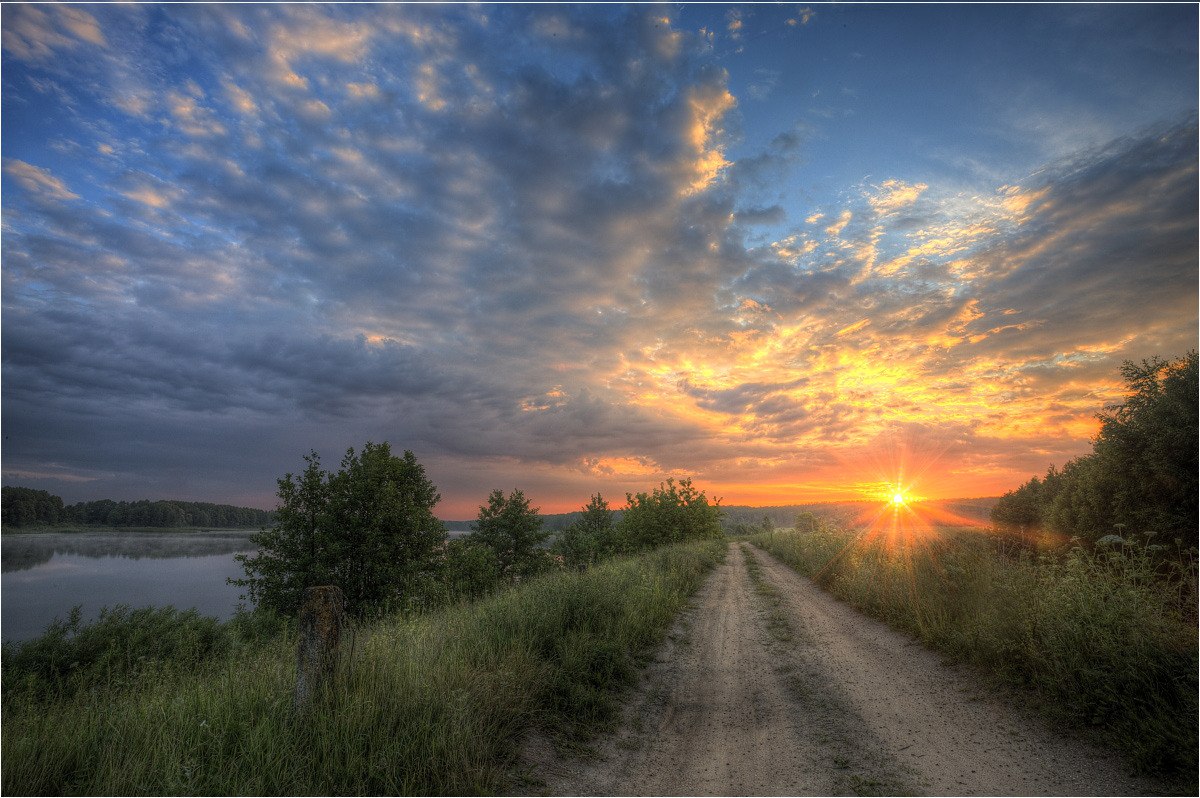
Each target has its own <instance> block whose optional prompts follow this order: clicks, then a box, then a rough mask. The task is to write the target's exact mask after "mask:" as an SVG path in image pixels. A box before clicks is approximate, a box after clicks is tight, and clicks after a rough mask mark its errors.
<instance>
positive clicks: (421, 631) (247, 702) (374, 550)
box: [0, 443, 725, 795]
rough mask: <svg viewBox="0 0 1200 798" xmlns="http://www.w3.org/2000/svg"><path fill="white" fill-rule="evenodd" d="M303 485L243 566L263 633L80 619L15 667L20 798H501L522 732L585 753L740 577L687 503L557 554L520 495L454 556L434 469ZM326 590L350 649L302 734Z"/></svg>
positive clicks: (304, 479) (589, 515) (683, 485)
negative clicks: (708, 598) (302, 696)
mask: <svg viewBox="0 0 1200 798" xmlns="http://www.w3.org/2000/svg"><path fill="white" fill-rule="evenodd" d="M306 465H307V467H306V468H305V470H304V472H302V473H301V474H300V475H299V476H298V477H297V476H294V475H291V474H288V475H286V476H285V477H284V478H283V479H281V480H280V481H279V499H280V507H279V510H278V512H277V515H276V516H275V519H276V520H275V524H274V526H272V527H271V528H270V529H266V530H263V531H262V532H260V533H259V534H258V535H257V536H256V537H255V543H256V544H257V545H258V546H259V547H260V548H259V551H258V553H256V554H254V555H246V556H243V557H242V558H241V560H242V563H243V565H244V567H245V571H246V576H245V578H244V579H241V580H236V581H237V582H238V583H239V584H240V585H242V586H243V587H245V588H246V589H247V597H248V598H249V599H250V600H251V601H252V602H253V603H254V605H255V606H254V608H253V610H251V611H246V612H242V613H240V614H239V615H238V616H237V617H236V618H235V619H234V620H232V621H230V622H228V623H219V622H218V621H216V620H214V619H211V618H203V617H200V616H198V615H197V614H196V613H195V612H179V611H177V610H175V609H172V608H165V609H150V608H147V609H139V610H130V609H129V608H127V607H117V608H113V609H110V610H108V611H106V612H105V613H104V614H103V615H102V616H101V618H100V619H99V620H98V621H96V622H94V623H90V624H86V623H82V622H81V620H80V618H79V615H78V613H76V614H74V615H73V616H72V617H70V618H68V619H66V620H65V621H60V622H56V623H55V624H53V625H51V627H50V628H49V629H48V630H47V633H46V634H45V635H43V636H42V637H40V638H38V639H36V640H33V641H30V642H28V643H25V644H22V645H20V646H13V647H6V648H5V650H4V656H3V659H2V667H3V675H2V676H3V685H4V690H3V698H2V711H3V717H4V759H3V772H2V784H0V787H2V791H3V793H5V794H11V795H31V794H32V795H47V794H64V793H83V794H146V793H149V794H287V795H302V794H339V795H340V794H431V793H432V794H488V793H494V792H496V791H498V790H500V789H503V788H505V787H509V786H512V785H511V784H510V783H509V781H508V780H509V779H511V778H512V766H513V764H514V762H515V758H516V754H517V746H518V744H519V741H520V739H521V737H522V735H523V734H524V733H525V732H527V731H529V730H532V729H538V730H540V731H541V732H543V733H547V734H549V736H550V737H551V739H554V740H557V741H560V742H564V743H568V744H570V743H571V742H572V741H574V740H577V739H580V738H586V737H587V736H589V735H591V734H593V733H595V732H596V731H598V730H600V729H603V728H605V727H606V726H607V725H609V724H610V723H612V722H613V721H614V719H615V718H616V708H617V706H618V704H617V701H618V697H619V690H620V689H621V688H622V687H624V686H626V685H628V684H629V683H630V682H631V680H632V679H633V677H634V675H635V673H636V671H637V667H638V666H639V664H640V658H641V657H643V656H644V655H645V654H646V653H647V652H648V651H649V650H650V647H651V646H653V645H654V644H655V643H656V642H658V641H659V640H660V639H661V637H662V635H663V634H665V632H666V629H667V628H668V627H669V625H670V623H671V622H672V620H673V619H674V617H675V615H676V614H677V613H678V611H679V610H680V609H681V608H682V607H683V605H684V604H685V603H686V601H687V600H688V597H689V596H690V595H691V594H692V593H693V592H694V591H695V590H696V588H698V587H699V585H700V583H701V581H702V580H703V578H704V576H705V574H706V572H707V571H708V570H709V569H710V568H711V567H712V566H713V565H714V564H715V563H716V562H718V561H719V560H720V559H721V558H723V557H724V551H725V541H724V538H723V536H722V535H721V531H720V525H719V522H720V518H719V516H720V510H719V507H718V506H717V504H716V503H710V502H709V501H708V499H707V497H706V496H705V495H704V493H703V491H697V490H695V489H694V488H693V487H692V485H691V483H690V482H689V481H687V480H683V481H681V482H679V483H676V482H674V481H673V480H668V481H667V482H666V483H663V484H662V485H660V486H659V487H658V488H657V489H655V490H653V491H651V492H649V493H641V494H637V495H631V496H629V497H628V500H629V504H628V507H626V508H625V512H624V515H623V517H622V518H621V520H620V521H619V522H618V521H614V519H613V514H612V512H611V511H610V510H609V509H608V506H607V503H606V502H604V500H603V499H602V498H601V497H599V496H598V495H597V496H595V497H593V500H592V502H591V503H589V505H588V506H587V507H586V508H585V511H584V513H583V515H582V516H581V519H580V521H579V525H578V526H576V527H573V528H572V530H571V531H570V533H569V534H564V535H562V536H560V538H559V539H558V540H557V541H555V542H554V543H553V544H552V545H548V541H547V533H546V532H545V531H544V530H543V528H542V521H541V518H540V515H539V513H538V511H537V509H536V508H534V507H532V506H531V505H530V503H529V501H528V499H526V497H525V496H524V494H523V493H522V492H521V491H519V490H515V491H512V492H511V493H509V494H507V495H506V494H505V493H503V492H502V491H498V490H497V491H493V492H492V494H491V495H490V496H489V497H488V500H487V503H486V504H484V505H482V506H481V507H480V512H479V517H478V519H477V520H476V522H475V525H474V528H473V530H472V532H471V534H470V535H468V536H466V537H465V538H460V539H457V540H453V541H450V540H448V539H447V536H446V531H445V528H444V526H443V525H442V524H441V522H440V521H438V520H437V518H436V517H434V515H433V514H432V508H433V506H434V505H435V504H436V503H437V501H438V495H437V491H436V489H435V487H434V486H433V485H432V483H430V482H429V480H428V478H427V477H426V476H425V472H424V469H423V468H422V467H421V465H420V464H419V463H418V462H417V461H416V459H415V457H413V455H412V453H411V452H405V453H404V454H403V455H401V456H396V455H393V454H392V453H391V449H390V447H389V446H388V444H386V443H384V444H379V445H376V444H371V443H368V444H367V445H366V446H365V447H364V448H363V449H362V450H361V452H355V451H354V450H353V449H351V450H350V451H349V452H347V454H346V457H345V458H344V459H343V460H342V463H341V467H340V468H339V469H338V470H337V471H335V472H326V471H324V470H323V469H322V468H321V465H320V460H319V458H318V457H317V456H316V454H315V453H314V454H313V455H311V456H310V457H308V458H306ZM327 584H333V585H337V586H338V587H339V588H340V589H341V591H342V593H343V594H344V596H345V598H346V608H347V610H348V612H349V614H350V616H351V617H352V618H353V619H354V621H353V632H352V634H351V640H350V642H349V643H348V644H344V649H348V650H344V656H343V658H342V663H341V665H340V669H341V670H340V673H339V675H338V678H337V679H336V680H335V684H336V686H335V688H334V689H333V690H332V692H331V693H330V694H328V695H326V696H325V697H324V698H322V699H319V701H318V703H317V705H316V706H314V707H311V708H309V709H307V710H299V711H298V710H295V709H294V708H293V703H292V686H293V684H294V682H295V678H296V646H297V630H296V623H295V618H296V610H297V608H298V606H299V604H300V602H301V601H302V600H303V596H304V591H305V589H306V588H307V587H310V586H316V585H327Z"/></svg>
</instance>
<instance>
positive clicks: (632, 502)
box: [617, 479, 721, 550]
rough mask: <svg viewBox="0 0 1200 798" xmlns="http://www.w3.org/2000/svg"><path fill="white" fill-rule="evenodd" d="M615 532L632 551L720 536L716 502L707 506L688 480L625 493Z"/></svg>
mask: <svg viewBox="0 0 1200 798" xmlns="http://www.w3.org/2000/svg"><path fill="white" fill-rule="evenodd" d="M625 498H626V501H627V505H626V507H625V509H624V511H623V514H622V516H621V523H620V524H619V525H618V527H617V530H618V534H619V535H620V537H621V538H622V539H623V541H624V543H625V545H626V546H628V547H629V548H630V549H632V550H637V549H647V548H653V547H655V546H661V545H663V544H667V543H678V542H680V541H684V540H697V539H701V538H711V537H720V536H721V507H720V504H721V502H720V500H719V499H718V500H716V501H714V502H713V503H712V504H709V502H708V497H707V496H705V495H704V491H702V490H699V491H698V490H696V488H695V487H693V486H692V481H691V480H690V479H682V480H680V481H679V483H678V484H676V482H675V480H674V479H668V480H667V481H666V482H664V483H660V484H659V486H658V487H657V488H655V489H654V490H653V491H652V492H651V493H638V494H636V495H635V494H632V493H627V494H625Z"/></svg>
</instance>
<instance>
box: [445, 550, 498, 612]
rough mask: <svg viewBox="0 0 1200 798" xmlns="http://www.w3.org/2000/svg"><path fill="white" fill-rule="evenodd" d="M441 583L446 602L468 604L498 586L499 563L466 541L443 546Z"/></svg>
mask: <svg viewBox="0 0 1200 798" xmlns="http://www.w3.org/2000/svg"><path fill="white" fill-rule="evenodd" d="M442 583H443V585H444V586H445V590H446V598H447V599H448V600H450V601H472V600H474V599H477V598H480V597H481V596H485V595H487V594H488V593H490V592H492V591H493V590H495V589H496V588H497V587H498V586H499V585H500V560H498V559H497V558H496V553H495V552H494V551H492V549H491V548H490V547H488V546H484V545H483V544H481V543H479V542H478V541H471V540H469V539H466V538H459V539H457V540H451V541H450V542H449V543H448V544H447V545H446V559H445V561H444V563H443V576H442Z"/></svg>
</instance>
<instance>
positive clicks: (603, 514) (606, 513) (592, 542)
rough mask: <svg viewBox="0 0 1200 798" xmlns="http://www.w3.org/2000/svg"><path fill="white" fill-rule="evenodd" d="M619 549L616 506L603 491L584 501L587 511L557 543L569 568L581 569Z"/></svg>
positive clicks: (558, 549)
mask: <svg viewBox="0 0 1200 798" xmlns="http://www.w3.org/2000/svg"><path fill="white" fill-rule="evenodd" d="M619 550H620V543H619V541H618V540H617V536H616V526H615V524H614V523H613V513H612V510H610V509H609V508H608V502H606V501H605V500H604V498H603V497H602V496H601V495H600V494H599V493H597V494H596V495H595V496H593V497H592V498H591V501H589V502H588V503H587V504H586V505H584V508H583V515H582V516H581V517H580V518H579V519H578V520H576V521H575V522H574V523H572V524H571V525H570V526H568V527H567V528H566V529H564V530H563V531H562V533H561V534H560V535H559V536H558V539H557V540H556V541H554V547H553V551H554V553H555V554H560V555H562V558H563V563H564V564H565V565H566V566H567V567H568V568H573V569H575V570H579V571H582V570H585V569H586V568H588V567H590V566H592V565H595V564H596V563H597V562H599V561H600V560H603V559H607V558H608V557H612V556H613V555H615V554H616V553H617V552H618V551H619Z"/></svg>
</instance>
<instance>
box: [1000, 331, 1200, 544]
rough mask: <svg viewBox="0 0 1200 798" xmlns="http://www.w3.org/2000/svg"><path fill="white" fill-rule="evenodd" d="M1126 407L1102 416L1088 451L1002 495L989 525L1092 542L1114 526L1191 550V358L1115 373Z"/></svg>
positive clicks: (1129, 366)
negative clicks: (1122, 383) (1160, 536)
mask: <svg viewBox="0 0 1200 798" xmlns="http://www.w3.org/2000/svg"><path fill="white" fill-rule="evenodd" d="M1121 374H1122V376H1123V377H1124V378H1125V383H1126V385H1127V387H1128V394H1127V395H1126V398H1125V401H1124V402H1123V403H1121V404H1119V405H1115V406H1113V407H1110V408H1108V409H1107V410H1106V412H1104V413H1101V414H1100V415H1099V416H1098V418H1099V420H1100V432H1099V433H1098V434H1097V436H1096V438H1095V440H1094V441H1093V442H1092V453H1091V454H1087V455H1084V456H1082V457H1077V458H1075V459H1074V460H1071V461H1069V462H1068V463H1067V464H1066V465H1064V466H1063V468H1062V470H1061V471H1056V470H1055V469H1054V468H1053V467H1051V468H1050V470H1049V471H1048V472H1047V473H1046V476H1045V478H1044V479H1042V480H1039V479H1038V478H1037V477H1034V478H1033V479H1031V480H1029V482H1027V483H1025V484H1024V485H1022V486H1020V487H1019V488H1017V489H1016V490H1013V491H1009V492H1008V493H1006V494H1005V495H1004V496H1003V497H1001V499H1000V501H999V502H998V503H997V504H996V507H995V508H994V509H993V510H992V520H994V521H996V522H997V523H998V524H1001V525H1004V526H1008V527H1010V528H1017V529H1022V530H1023V529H1026V528H1036V527H1039V526H1040V527H1043V528H1045V529H1048V530H1050V531H1052V532H1056V533H1058V534H1060V535H1064V536H1078V537H1080V538H1082V539H1085V540H1096V539H1098V538H1100V537H1103V536H1104V535H1107V534H1109V533H1111V532H1112V531H1113V529H1114V527H1116V526H1117V525H1118V524H1119V525H1121V528H1124V529H1128V530H1130V532H1155V533H1164V538H1166V537H1167V536H1170V537H1178V538H1179V539H1180V541H1181V542H1182V541H1185V540H1186V541H1188V542H1189V543H1192V544H1194V543H1195V541H1196V534H1197V523H1198V520H1200V511H1198V506H1197V501H1198V497H1200V485H1198V484H1197V472H1198V471H1200V464H1198V458H1197V455H1198V452H1200V425H1198V422H1197V419H1198V418H1200V401H1198V399H1197V397H1198V395H1200V386H1198V383H1197V357H1196V352H1195V351H1192V352H1189V353H1188V354H1187V355H1185V356H1184V357H1182V358H1180V359H1178V360H1176V361H1173V362H1167V361H1163V360H1161V359H1159V358H1157V357H1155V358H1151V359H1150V360H1143V361H1142V362H1141V363H1133V362H1130V361H1126V362H1125V364H1124V365H1123V366H1122V367H1121Z"/></svg>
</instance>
